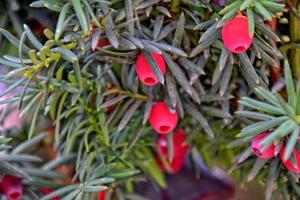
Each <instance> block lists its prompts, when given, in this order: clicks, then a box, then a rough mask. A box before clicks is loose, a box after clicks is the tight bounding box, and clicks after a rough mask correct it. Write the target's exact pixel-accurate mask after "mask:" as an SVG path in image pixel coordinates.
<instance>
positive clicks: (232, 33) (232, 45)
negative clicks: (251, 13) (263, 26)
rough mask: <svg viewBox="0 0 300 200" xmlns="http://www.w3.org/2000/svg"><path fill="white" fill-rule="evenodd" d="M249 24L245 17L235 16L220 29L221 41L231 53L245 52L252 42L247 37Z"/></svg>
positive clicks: (250, 37) (248, 36)
mask: <svg viewBox="0 0 300 200" xmlns="http://www.w3.org/2000/svg"><path fill="white" fill-rule="evenodd" d="M248 24H249V22H248V19H247V17H245V16H243V15H237V16H235V17H234V18H233V19H231V20H230V21H229V22H228V23H227V24H225V25H224V26H223V28H222V39H223V42H224V45H225V47H226V48H227V49H228V50H229V51H231V52H233V53H243V52H245V51H246V50H247V49H248V48H249V47H250V46H251V44H252V42H253V36H252V35H249V27H248V26H249V25H248Z"/></svg>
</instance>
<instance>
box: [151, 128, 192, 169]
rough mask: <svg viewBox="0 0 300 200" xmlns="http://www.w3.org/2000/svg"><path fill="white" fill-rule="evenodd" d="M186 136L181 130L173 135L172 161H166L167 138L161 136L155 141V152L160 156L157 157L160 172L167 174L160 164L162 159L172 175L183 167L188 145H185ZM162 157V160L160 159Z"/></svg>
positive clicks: (163, 166)
mask: <svg viewBox="0 0 300 200" xmlns="http://www.w3.org/2000/svg"><path fill="white" fill-rule="evenodd" d="M186 137H187V135H186V134H185V132H184V131H183V130H178V131H177V132H176V133H175V134H173V137H172V139H173V140H172V141H173V159H172V160H171V161H168V159H167V156H168V147H167V137H166V135H161V136H160V137H159V138H158V140H157V144H156V145H157V150H158V151H159V153H160V156H158V157H157V163H158V165H159V166H160V168H161V170H162V171H164V172H169V171H168V170H167V168H166V167H165V165H164V164H163V162H162V159H164V160H166V161H167V164H168V165H169V167H170V169H171V171H172V173H177V172H178V171H180V170H181V169H182V167H183V165H184V160H185V156H186V154H187V153H188V151H189V145H188V144H187V143H185V139H186ZM161 157H162V158H161Z"/></svg>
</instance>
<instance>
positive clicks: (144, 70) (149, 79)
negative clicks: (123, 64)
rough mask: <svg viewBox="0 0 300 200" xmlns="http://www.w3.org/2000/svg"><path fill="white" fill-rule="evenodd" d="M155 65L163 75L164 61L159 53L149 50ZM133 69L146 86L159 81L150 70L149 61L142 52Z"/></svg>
mask: <svg viewBox="0 0 300 200" xmlns="http://www.w3.org/2000/svg"><path fill="white" fill-rule="evenodd" d="M151 55H152V57H153V58H154V60H155V62H156V63H157V66H158V67H159V69H160V71H161V73H162V74H163V75H164V74H165V73H166V63H165V60H164V58H163V56H162V55H161V54H158V53H154V52H151ZM135 67H136V68H135V70H136V73H137V75H138V77H139V79H140V81H141V82H142V83H143V84H145V85H148V86H152V85H156V84H157V83H158V82H159V81H158V80H157V78H156V76H155V75H154V73H153V72H152V70H151V67H150V65H149V63H148V62H147V61H146V58H145V57H144V56H143V54H140V55H139V56H138V58H137V60H136V63H135Z"/></svg>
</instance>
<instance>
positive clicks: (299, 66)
mask: <svg viewBox="0 0 300 200" xmlns="http://www.w3.org/2000/svg"><path fill="white" fill-rule="evenodd" d="M292 6H293V7H295V8H296V9H297V13H298V14H299V15H300V2H299V1H298V0H294V1H293V4H292ZM299 30H300V21H299V20H298V19H297V17H296V16H295V15H294V14H293V13H292V12H290V35H291V42H292V43H296V42H299V41H300V31H299ZM290 59H291V64H292V70H293V74H294V77H295V78H296V79H298V80H299V79H300V49H299V48H293V49H292V50H291V54H290Z"/></svg>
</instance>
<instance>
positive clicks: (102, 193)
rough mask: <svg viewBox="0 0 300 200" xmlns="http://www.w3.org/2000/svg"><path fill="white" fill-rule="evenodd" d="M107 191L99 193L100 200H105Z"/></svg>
mask: <svg viewBox="0 0 300 200" xmlns="http://www.w3.org/2000/svg"><path fill="white" fill-rule="evenodd" d="M105 195H106V190H102V191H99V192H98V200H105Z"/></svg>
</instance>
